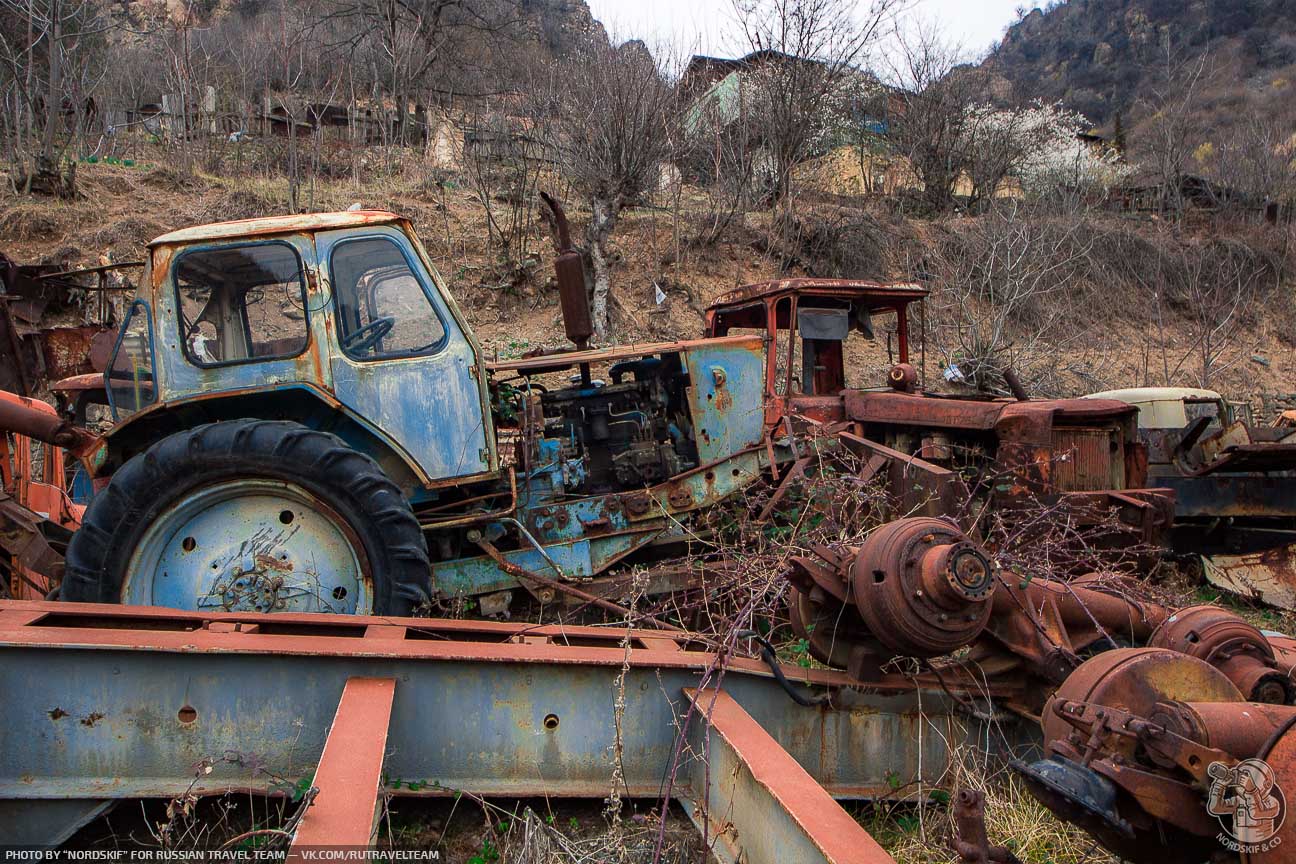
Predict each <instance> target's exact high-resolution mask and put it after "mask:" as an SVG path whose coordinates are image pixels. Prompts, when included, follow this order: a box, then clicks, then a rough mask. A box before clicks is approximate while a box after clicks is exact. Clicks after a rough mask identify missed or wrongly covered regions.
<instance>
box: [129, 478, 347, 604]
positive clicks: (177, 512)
mask: <svg viewBox="0 0 1296 864" xmlns="http://www.w3.org/2000/svg"><path fill="white" fill-rule="evenodd" d="M122 599H123V601H124V602H127V603H133V604H143V605H159V606H169V607H172V608H179V609H195V610H214V611H227V612H340V613H360V614H365V613H369V612H372V611H373V583H372V579H371V577H370V576H369V573H368V565H367V559H366V558H365V556H364V552H363V547H362V545H361V543H360V542H359V540H358V538H356V536H355V535H354V533H353V532H352V531H351V530H350V527H349V526H348V525H347V523H346V521H345V520H343V519H342V518H341V517H340V516H338V514H337V513H335V512H334V511H333V509H332V508H330V507H329V506H328V505H327V504H326V503H325V502H322V501H320V500H319V499H318V498H317V497H315V496H314V495H312V494H310V493H309V492H307V491H306V490H305V489H302V488H301V487H298V486H295V485H293V484H289V483H282V482H278V481H271V480H259V479H249V480H237V481H228V482H225V483H221V484H216V485H213V486H210V487H205V488H203V489H200V490H197V491H196V492H194V493H192V494H191V495H189V496H188V497H186V498H185V499H184V500H183V501H181V502H179V503H177V504H175V505H173V506H171V507H169V508H167V509H166V510H164V511H163V512H161V513H159V514H157V516H156V517H155V518H154V519H153V521H152V522H151V523H150V525H149V526H148V528H147V529H145V531H144V534H143V536H142V537H141V538H140V541H139V543H138V544H137V545H136V547H135V552H134V554H133V556H132V559H131V565H130V567H129V569H128V575H127V578H126V580H125V581H124V582H123V585H122Z"/></svg>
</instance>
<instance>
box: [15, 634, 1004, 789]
mask: <svg viewBox="0 0 1296 864" xmlns="http://www.w3.org/2000/svg"><path fill="white" fill-rule="evenodd" d="M249 638H256V637H249ZM366 641H367V642H368V641H372V642H374V643H375V644H374V645H373V648H372V650H371V652H370V653H367V654H366V656H360V657H357V656H326V655H318V654H315V655H307V656H302V655H297V654H273V655H272V654H265V653H260V652H256V651H249V652H248V653H215V652H194V653H168V652H164V651H154V650H129V651H122V650H86V649H77V648H74V647H69V648H54V647H43V648H35V649H33V648H17V647H12V646H10V647H4V648H2V649H0V652H2V655H3V661H4V662H3V663H0V691H2V692H5V693H23V694H24V697H23V698H22V699H7V700H3V701H0V728H4V729H5V730H6V736H5V738H4V746H3V747H0V799H32V798H59V797H69V798H101V799H102V798H131V797H156V798H170V797H173V796H175V795H178V794H182V793H184V792H185V791H186V790H188V789H190V787H191V784H192V788H193V790H194V791H195V792H196V793H198V794H204V793H211V792H221V791H225V790H228V789H252V790H260V791H274V790H275V789H276V788H282V787H281V786H278V785H277V784H278V783H279V782H281V781H280V778H282V780H287V781H288V782H289V783H292V782H295V781H297V780H299V779H301V778H304V777H309V776H311V774H312V773H313V771H314V768H315V766H316V765H317V764H318V760H319V757H320V753H321V752H322V749H323V745H324V740H325V738H326V737H327V734H328V727H329V724H330V722H331V720H332V718H333V714H334V710H335V708H336V706H337V703H338V700H339V699H340V698H341V694H342V688H343V686H344V685H345V683H346V680H347V678H349V677H352V676H358V675H359V676H375V677H392V678H395V679H396V681H397V685H396V698H395V704H394V706H393V710H392V724H391V729H390V732H389V735H388V757H387V762H386V774H387V777H388V781H389V786H393V787H394V786H395V784H396V781H400V784H401V785H400V788H399V789H393V791H396V792H398V793H403V794H409V793H411V792H413V793H418V792H422V793H430V792H434V791H437V789H438V788H440V789H441V790H453V789H465V790H470V791H473V792H477V793H480V794H492V795H509V794H517V795H523V794H549V795H553V796H581V797H590V796H601V795H606V794H607V791H608V788H609V787H608V783H609V782H610V778H611V763H610V761H609V760H610V758H611V745H612V743H613V741H614V740H615V734H616V731H615V720H616V714H615V708H614V705H615V702H616V699H617V694H618V687H617V680H616V678H617V675H618V674H619V673H620V671H621V667H620V666H619V665H618V664H617V663H613V662H610V663H608V664H606V665H593V664H580V663H576V664H573V663H520V662H512V661H510V662H471V661H461V660H426V659H413V658H405V659H402V658H399V657H395V656H383V652H382V646H381V643H382V642H383V641H384V640H381V639H379V640H366ZM611 653H614V654H618V656H619V651H613V652H611ZM698 674H699V673H698V672H697V671H695V670H691V669H679V668H655V667H645V666H635V667H632V668H631V669H630V670H629V672H628V673H627V677H626V682H625V701H626V709H625V712H624V715H623V717H622V730H621V731H622V736H623V738H622V740H623V744H624V758H623V768H624V770H625V783H626V785H627V793H626V794H628V795H630V796H645V797H656V796H657V795H658V793H659V790H660V784H661V778H662V775H663V772H664V771H665V770H666V768H667V767H668V765H669V763H670V757H671V753H672V751H673V748H674V744H675V734H676V730H677V728H678V727H677V724H676V721H677V720H678V719H679V717H680V715H681V712H682V710H683V698H682V696H681V690H682V688H684V687H691V686H696V685H697V683H698ZM724 688H725V690H726V692H728V693H730V694H731V695H732V696H733V697H734V699H735V700H737V701H738V702H739V704H741V705H742V706H743V708H744V709H745V710H746V711H748V713H750V714H751V715H752V716H753V717H755V718H756V719H757V720H758V721H759V722H760V723H761V724H762V726H763V727H764V728H765V729H766V730H767V731H769V733H770V734H771V735H772V736H773V737H774V738H775V739H776V740H777V741H778V742H779V744H780V745H781V746H783V747H784V749H786V750H787V751H788V752H789V753H790V754H791V755H792V756H793V758H795V759H796V760H797V762H798V763H800V764H801V765H802V767H804V768H805V769H806V770H807V771H808V772H809V773H810V774H811V775H812V776H814V777H815V778H816V779H817V780H818V781H819V782H820V783H822V784H823V785H824V786H825V787H826V788H827V789H828V790H829V791H830V792H832V793H833V794H835V795H837V796H839V797H874V796H876V797H885V796H887V795H889V794H890V793H891V791H892V790H893V789H894V786H893V785H892V784H893V783H894V781H895V779H896V777H897V775H898V777H899V780H900V782H901V784H903V785H907V784H909V783H910V782H911V781H913V780H914V779H916V778H917V777H919V776H921V777H922V778H923V779H924V781H925V782H927V783H934V782H936V781H937V780H938V779H939V778H940V776H941V774H942V773H943V771H944V770H945V768H946V766H947V764H948V757H949V750H948V747H949V746H957V745H959V744H961V743H963V742H966V741H968V740H969V737H970V736H969V733H970V734H971V736H973V737H971V740H974V741H975V740H977V739H978V738H979V737H981V736H985V735H988V727H981V726H979V725H978V724H977V723H976V722H975V721H965V720H964V719H962V718H961V717H959V716H958V715H957V714H956V712H957V711H958V706H957V705H955V704H954V703H953V702H952V701H951V700H949V699H947V698H945V697H943V696H942V695H941V694H940V693H938V692H926V693H923V694H921V695H919V694H917V693H912V694H906V695H891V696H886V695H879V694H850V693H844V694H842V699H841V702H842V704H841V705H839V706H837V707H827V706H822V707H817V708H803V707H801V706H798V705H796V704H795V703H793V702H792V701H791V700H790V699H789V698H788V697H787V694H785V693H784V692H782V690H781V689H779V687H778V685H777V684H776V683H774V682H773V681H772V679H770V678H768V677H765V676H758V675H752V674H748V673H743V672H739V671H737V670H730V671H729V672H727V673H726V675H725V680H724ZM182 708H188V709H190V710H191V711H192V714H190V713H188V712H181V709H182ZM549 715H553V716H554V717H555V718H556V719H557V721H558V722H557V724H556V725H555V724H553V723H552V721H551V723H550V724H545V722H544V721H545V718H546V717H548V716H549ZM186 717H192V718H193V719H191V720H188V721H186V720H185V719H184V718H186ZM965 723H971V728H968V727H967V726H965ZM995 728H996V733H995V734H996V735H1000V736H1005V735H1010V734H1014V733H1013V729H1014V727H1012V726H1011V724H999V725H996V727H995ZM1017 728H1021V727H1020V724H1019V727H1017ZM920 730H922V731H925V732H926V733H927V734H921V735H919V734H916V733H917V732H918V731H920ZM1004 740H1006V739H1004ZM204 766H210V768H211V771H210V772H209V773H204V771H203V770H202V769H203V768H204ZM195 777H197V779H196V780H195Z"/></svg>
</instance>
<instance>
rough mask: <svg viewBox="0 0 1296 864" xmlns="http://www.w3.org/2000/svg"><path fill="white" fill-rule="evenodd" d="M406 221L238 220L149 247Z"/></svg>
mask: <svg viewBox="0 0 1296 864" xmlns="http://www.w3.org/2000/svg"><path fill="white" fill-rule="evenodd" d="M405 221H406V220H405V217H403V216H400V215H399V214H396V213H392V212H391V211H389V210H344V211H341V212H337V213H302V214H293V215H291V216H265V217H261V218H257V219H237V220H235V221H233V222H213V223H210V224H207V225H193V226H190V227H189V228H181V229H179V230H178V231H171V232H169V233H167V234H163V235H162V236H161V237H156V238H154V239H153V240H152V241H151V242H150V243H149V246H150V247H154V246H161V245H165V244H191V243H204V242H208V241H212V240H229V239H234V238H238V237H266V236H272V235H275V234H295V233H299V232H307V233H309V232H312V231H331V230H335V229H338V228H361V227H366V226H369V225H393V224H398V223H402V222H405Z"/></svg>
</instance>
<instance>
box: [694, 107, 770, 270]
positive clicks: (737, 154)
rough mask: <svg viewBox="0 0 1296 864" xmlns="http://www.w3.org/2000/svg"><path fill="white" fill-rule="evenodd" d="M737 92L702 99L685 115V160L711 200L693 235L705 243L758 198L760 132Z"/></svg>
mask: <svg viewBox="0 0 1296 864" xmlns="http://www.w3.org/2000/svg"><path fill="white" fill-rule="evenodd" d="M734 95H735V101H736V104H734V105H732V106H725V105H721V104H716V103H715V102H713V101H702V102H698V103H696V104H694V105H693V106H691V107H690V108H689V109H688V110H687V112H686V114H685V117H684V124H683V127H684V136H683V143H684V149H685V152H684V154H683V160H682V161H683V165H684V168H685V170H686V171H687V173H688V178H689V179H690V180H691V181H693V182H694V183H696V184H697V185H698V188H699V189H700V190H701V192H702V194H703V195H704V196H705V201H706V204H705V208H704V210H703V213H702V215H701V218H700V219H699V220H698V232H697V236H696V237H695V238H693V242H695V243H697V244H698V245H699V246H704V247H705V246H711V245H713V244H715V243H716V242H718V241H719V240H720V238H721V237H722V236H723V235H724V232H725V231H726V230H727V229H728V228H729V226H730V225H732V224H733V223H734V220H735V219H737V218H738V216H739V214H741V213H743V212H744V211H745V210H746V209H747V207H748V206H749V205H750V204H751V203H752V200H751V199H752V197H753V193H754V190H755V188H756V182H755V181H756V177H755V175H756V155H755V142H756V139H757V138H758V137H759V134H760V133H759V131H758V130H757V129H756V128H755V127H756V124H755V123H754V122H752V117H751V114H750V110H749V108H748V106H747V105H746V104H745V102H744V100H743V94H742V92H741V89H740V88H739V89H738V91H737V92H736V93H735V94H734Z"/></svg>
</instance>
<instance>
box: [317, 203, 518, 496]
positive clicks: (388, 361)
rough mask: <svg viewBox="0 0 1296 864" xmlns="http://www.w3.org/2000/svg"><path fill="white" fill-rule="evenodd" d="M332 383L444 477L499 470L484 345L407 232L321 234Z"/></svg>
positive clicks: (378, 229)
mask: <svg viewBox="0 0 1296 864" xmlns="http://www.w3.org/2000/svg"><path fill="white" fill-rule="evenodd" d="M315 243H316V250H317V253H318V255H319V261H320V270H321V272H322V273H324V274H326V278H327V280H328V285H329V291H328V294H329V298H330V299H329V302H330V304H331V312H332V319H333V323H334V328H333V330H334V332H333V339H332V340H331V344H330V346H329V347H330V354H331V358H330V367H331V371H332V373H333V390H334V393H335V395H336V396H337V398H338V399H339V400H340V401H341V402H342V403H343V404H344V405H346V406H347V407H349V408H351V409H353V410H354V411H356V412H357V413H358V414H359V415H360V416H361V417H364V418H365V419H367V420H368V421H369V422H370V423H371V424H373V425H374V426H375V427H376V428H377V429H379V430H380V431H382V432H383V433H385V434H386V435H387V436H388V437H390V438H391V439H392V440H394V441H395V443H396V444H397V445H398V446H400V447H402V448H404V450H405V451H406V452H407V453H408V454H409V456H410V457H411V458H412V459H413V461H414V462H415V463H417V464H418V465H419V466H420V467H421V468H422V470H423V472H424V473H425V474H426V475H427V478H426V479H427V480H428V481H430V482H436V481H438V480H444V479H448V478H453V477H465V476H470V475H474V474H481V473H484V472H487V471H489V470H491V468H492V461H493V460H492V459H491V446H490V445H491V442H490V441H489V437H490V435H491V431H490V428H489V427H488V425H487V421H486V415H485V412H484V405H483V393H482V390H481V387H480V384H479V381H478V370H480V369H481V365H480V362H479V359H478V357H477V352H476V349H475V347H474V345H473V343H472V342H471V340H470V339H469V338H468V336H467V334H466V333H465V332H464V329H463V327H462V326H461V325H460V323H459V321H458V320H457V319H456V317H455V315H454V314H453V312H452V310H451V309H450V306H449V304H447V302H446V301H445V298H443V297H442V296H441V293H440V291H439V290H438V288H437V285H436V284H435V283H434V282H433V281H432V277H431V274H429V273H428V272H427V269H426V268H425V267H424V266H423V264H422V262H421V260H420V259H419V257H418V256H417V255H416V253H415V251H414V249H413V247H412V246H411V244H410V242H409V239H408V238H407V237H406V236H405V235H404V234H402V233H401V232H400V231H398V230H396V229H393V228H390V227H385V226H375V227H373V228H371V229H366V230H364V231H363V232H361V231H356V230H354V229H352V230H348V231H330V232H323V233H320V234H317V235H316V237H315Z"/></svg>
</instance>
